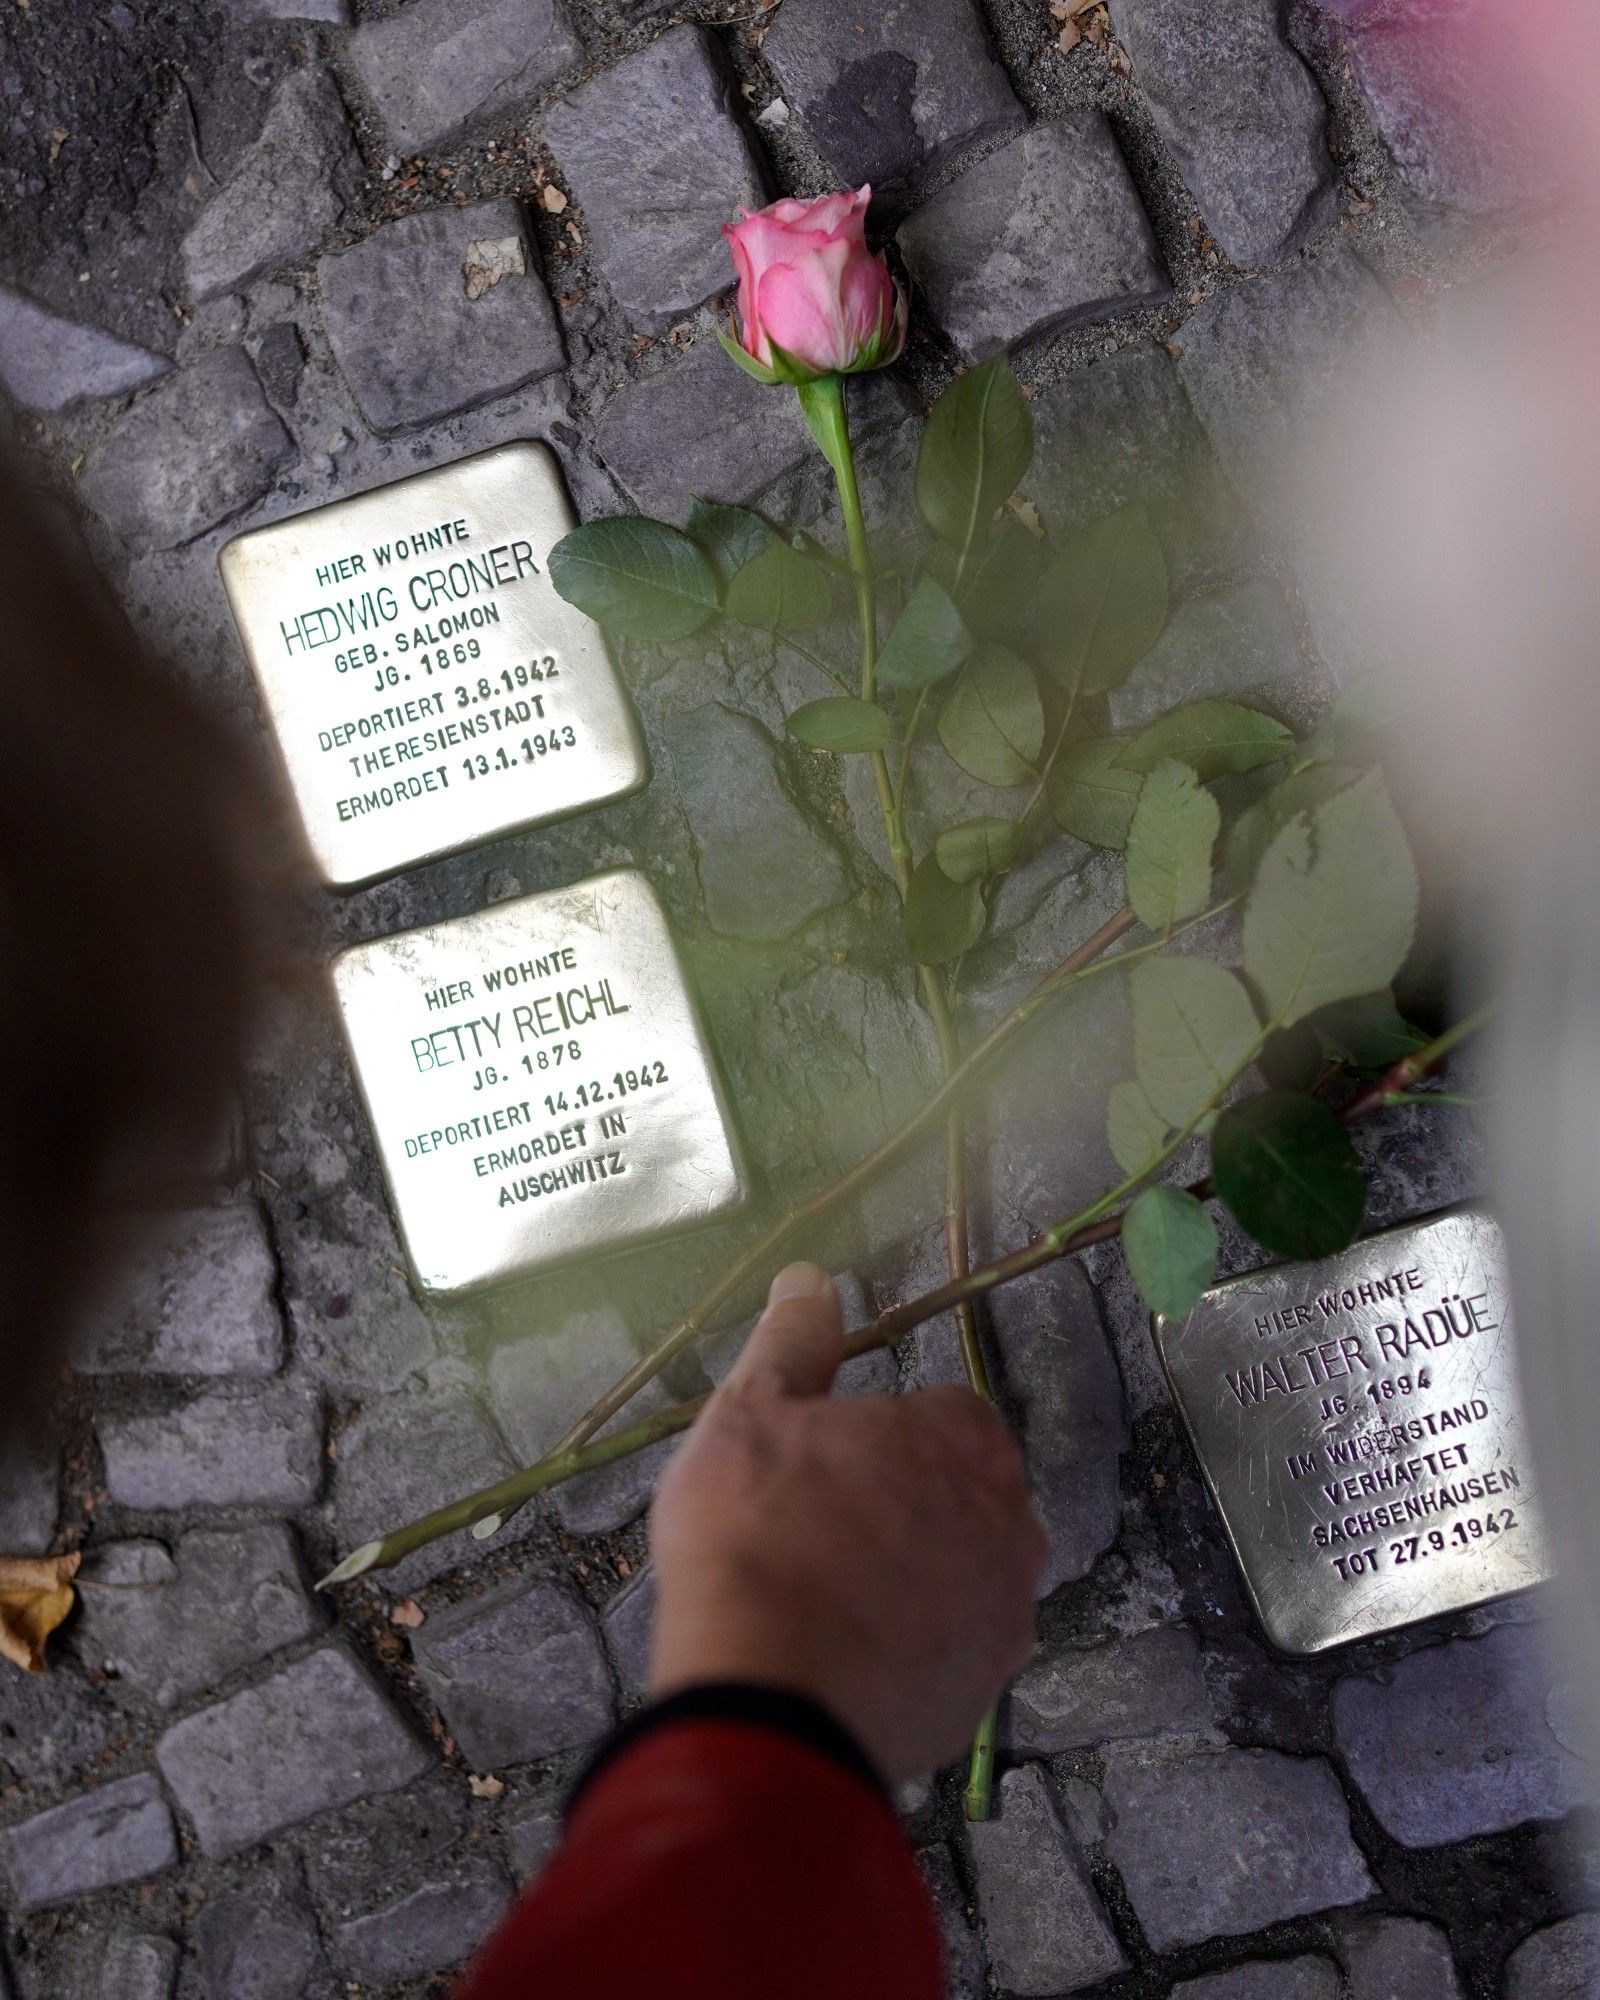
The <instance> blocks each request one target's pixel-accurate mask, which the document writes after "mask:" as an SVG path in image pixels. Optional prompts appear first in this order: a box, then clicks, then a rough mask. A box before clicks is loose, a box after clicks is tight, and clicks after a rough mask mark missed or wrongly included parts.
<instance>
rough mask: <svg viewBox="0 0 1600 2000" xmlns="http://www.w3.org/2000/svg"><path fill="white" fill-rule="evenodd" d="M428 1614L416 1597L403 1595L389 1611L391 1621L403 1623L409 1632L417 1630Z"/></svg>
mask: <svg viewBox="0 0 1600 2000" xmlns="http://www.w3.org/2000/svg"><path fill="white" fill-rule="evenodd" d="M427 1615H428V1614H427V1612H425V1611H424V1610H423V1608H422V1606H421V1605H420V1604H419V1603H418V1602H417V1600H416V1599H415V1598H414V1597H402V1598H401V1600H400V1602H399V1603H398V1604H397V1605H396V1606H395V1607H394V1609H393V1610H392V1611H391V1612H390V1613H389V1623H390V1624H391V1625H403V1626H404V1627H405V1628H406V1630H407V1631H408V1632H415V1631H416V1629H417V1627H418V1626H419V1625H420V1624H421V1623H422V1621H423V1619H424V1618H426V1617H427Z"/></svg>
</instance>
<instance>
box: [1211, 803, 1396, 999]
mask: <svg viewBox="0 0 1600 2000" xmlns="http://www.w3.org/2000/svg"><path fill="white" fill-rule="evenodd" d="M1416 919H1417V871H1416V867H1415V865H1414V864H1413V862H1412V859H1411V850H1410V848H1409V847H1408V846H1407V845H1406V837H1405V834H1404V832H1403V831H1402V829H1401V825H1400V821H1399V818H1398V816H1397V815H1396V813H1395V809H1394V807H1393V806H1392V805H1391V804H1390V803H1389V794H1388V792H1387V790H1386V789H1385V787H1384V782H1383V777H1382V775H1381V773H1379V772H1377V771H1370V772H1368V774H1367V775H1366V777H1364V778H1359V779H1357V781H1356V782H1355V784H1353V785H1350V786H1347V787H1346V788H1345V790H1343V791H1341V792H1336V793H1335V794H1334V796H1333V797H1332V798H1331V799H1328V800H1326V801H1324V803H1323V804H1322V805H1320V806H1316V807H1313V808H1312V810H1311V811H1310V812H1308V813H1300V814H1298V815H1296V817H1295V818H1294V819H1292V820H1290V822H1289V824H1288V825H1287V826H1286V827H1284V828H1283V829H1282V830H1281V831H1280V832H1279V833H1278V834H1277V835H1276V836H1275V837H1274V839H1273V841H1272V843H1271V845H1270V846H1269V847H1268V848H1267V851H1266V853H1265V854H1264V855H1263V856H1262V857H1261V864H1260V866H1259V867H1258V868H1257V870H1256V879H1255V883H1254V886H1253V887H1252V888H1251V891H1250V895H1249V898H1248V900H1247V901H1246V903H1245V908H1244V966H1245V971H1246V972H1248V973H1249V975H1250V977H1251V978H1252V979H1253V980H1254V981H1255V983H1256V985H1257V987H1258V988H1259V989H1260V992H1261V995H1262V998H1263V1000H1264V1002H1265V1004H1266V1007H1267V1010H1268V1012H1269V1013H1270V1014H1271V1016H1272V1018H1273V1020H1274V1021H1275V1022H1276V1023H1277V1024H1278V1025H1279V1026H1280V1027H1285V1028H1287V1027H1291V1026H1292V1025H1293V1024H1294V1023H1295V1022H1296V1021H1299V1020H1303V1019H1304V1018H1305V1016H1306V1015H1307V1014H1313V1013H1315V1012H1316V1011H1317V1009H1318V1008H1319V1007H1326V1006H1328V1005H1330V1004H1331V1003H1332V1002H1333V1001H1335V1000H1352V999H1355V998H1357V997H1358V996H1359V995H1361V994H1363V993H1374V992H1376V991H1377V990H1378V989H1379V988H1380V987H1384V986H1387V985H1388V984H1389V983H1390V981H1391V980H1392V979H1393V978H1394V976H1395V974H1396V973H1397V972H1398V971H1399V970H1400V967H1401V965H1402V963H1403V962H1404V960H1405V956H1406V953H1407V952H1408V951H1409V950H1410V949H1411V939H1412V935H1413V933H1414V931H1415V928H1416Z"/></svg>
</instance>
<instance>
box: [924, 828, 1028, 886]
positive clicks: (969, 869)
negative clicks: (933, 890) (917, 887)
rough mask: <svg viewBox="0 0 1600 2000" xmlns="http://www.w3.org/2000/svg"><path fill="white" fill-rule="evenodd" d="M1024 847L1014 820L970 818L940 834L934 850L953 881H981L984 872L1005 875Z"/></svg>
mask: <svg viewBox="0 0 1600 2000" xmlns="http://www.w3.org/2000/svg"><path fill="white" fill-rule="evenodd" d="M1021 846H1022V828H1021V827H1020V826H1018V825H1017V823H1016V821H1015V820H1010V819H969V820H963V821H962V823H961V825H960V826H952V827H948V828H947V829H946V830H945V831H944V832H943V833H941V834H940V835H939V838H938V839H937V840H936V841H935V842H934V846H933V851H934V853H935V854H936V855H937V856H938V859H939V866H940V867H941V868H942V869H943V870H944V872H945V874H946V875H948V876H949V877H950V880H951V881H952V882H981V881H982V880H983V878H984V876H985V875H1003V874H1004V873H1005V871H1006V870H1007V869H1008V868H1009V867H1010V866H1011V864H1012V862H1013V861H1015V860H1016V858H1017V851H1018V849H1019V848H1020V847H1021Z"/></svg>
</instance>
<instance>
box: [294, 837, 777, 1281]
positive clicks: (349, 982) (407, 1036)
mask: <svg viewBox="0 0 1600 2000" xmlns="http://www.w3.org/2000/svg"><path fill="white" fill-rule="evenodd" d="M332 975H333V984H334V990H335V993H336V994H337V996H338V1001H339V1007H340V1011H341V1012H342V1014H343V1016H344V1024H345V1029H346V1031H347V1033H348V1035H349V1039H350V1048H351V1053H352V1054H353V1056H354V1058H355V1067H356V1076H357V1079H358V1080H359V1082H360V1085H361V1094H362V1096H363V1097H364V1098H365V1100H366V1104H367V1110H368V1111H369V1113H370V1114H371V1118H372V1125H373V1130H374V1133H375V1134H376V1137H377V1141H378V1152H379V1155H380V1157H381V1158H382V1161H383V1169H384V1173H385V1176H386V1177H387V1179H388V1182H389V1187H390V1191H391V1192H392V1194H393V1196H394V1204H395V1213H396V1217H397V1219H398V1221H399V1224H400V1234H401V1238H402V1240H403V1241H404V1243H405V1246H406V1252H407V1254H408V1256H409V1257H410V1259H411V1263H412V1268H413V1269H414V1270H415V1272H416V1274H417V1279H418V1282H419V1283H420V1284H421V1285H422V1286H423V1288H424V1289H425V1290H427V1291H430V1292H454V1291H463V1290H466V1289H467V1288H469V1287H471V1286H475V1285H486V1284H492V1283H494V1282H495V1281H497V1280H499V1279H503V1278H515V1277H521V1276H525V1275H527V1274H528V1273H529V1272H532V1271H538V1270H543V1269H544V1268H545V1267H547V1266H548V1265H551V1264H560V1263H565V1262H566V1261H568V1260H569V1259H571V1258H574V1257H581V1256H594V1255H599V1254H601V1253H602V1252H605V1251H609V1250H616V1249H620V1248H621V1247H622V1246H623V1245H624V1244H628V1243H638V1242H643V1241H645V1240H647V1239H649V1238H652V1237H656V1236H660V1235H662V1234H663V1233H665V1232H666V1231H668V1230H674V1229H683V1228H687V1227H690V1226H692V1225H694V1224H696V1223H702V1222H709V1221H710V1220H712V1218H713V1217H715V1216H719V1215H723V1214H726V1213H727V1212H728V1211H729V1210H730V1209H731V1208H734V1207H736V1206H737V1205H738V1203H739V1202H740V1201H741V1200H742V1199H743V1196H744V1187H745V1183H744V1174H743V1170H742V1168H741V1165H740V1162H739V1155H738V1151H737V1149H736V1146H735V1143H734V1138H733V1132H732V1128H731V1125H730V1122H729V1119H728V1115H727V1110H726V1106H725V1104H724V1101H723V1095H722V1086H721V1083H720V1082H719V1080H718V1077H717V1073H716V1070H715V1068H714V1066H713V1063H712V1059H711V1051H710V1048H709V1047H708V1045H707V1042H706V1038H705V1035H704V1032H703V1031H702V1028H701V1025H700V1019H699V1016H698V1014H697V1012H696V1009H695V1006H694V1002H693V1000H692V998H691V997H690V994H689V991H688V988H687V986H686V985H685V983H684V977H683V970H682V967H681V965H680V964H679V961H678V955H677V951H676V949H675V948H674V945H673V942H672V936H671V933H670V932H669V931H668V929H667V920H666V916H665V913H664V912H663V911H662V908H661V905H660V903H659V901H658V900H657V898H656V894H655V891H654V890H653V889H652V888H651V886H650V884H649V883H648V882H647V881H646V880H645V878H644V876H643V875H641V874H640V873H639V872H638V871H637V870H636V869H632V868H620V869H616V870H614V871H613V872H611V873H610V874H606V875H594V876H591V877H590V878H589V879H588V880H587V881H584V882H577V883H574V884H573V885H572V887H571V888H567V889H550V890H546V891H545V892H543V893H542V894H540V895H535V896H522V897H519V898H517V899H516V900H515V901H512V902H506V903H496V904H494V905H493V906H492V907H491V908H489V909H486V910H480V911H478V912H477V914H476V915H475V916H470V917H458V918H456V919H455V920H454V921H453V922H450V923H443V924H433V925H430V926H428V927H426V928H425V929H422V930H414V931H402V932H401V933H400V934H399V935H398V936H395V937H385V938H375V939H374V940H373V941H372V942H371V943H370V944H360V945H353V946H352V947H351V948H350V949H349V950H348V951H344V952H341V953H340V954H339V956H338V957H337V958H336V959H335V960H334V962H333V968H332Z"/></svg>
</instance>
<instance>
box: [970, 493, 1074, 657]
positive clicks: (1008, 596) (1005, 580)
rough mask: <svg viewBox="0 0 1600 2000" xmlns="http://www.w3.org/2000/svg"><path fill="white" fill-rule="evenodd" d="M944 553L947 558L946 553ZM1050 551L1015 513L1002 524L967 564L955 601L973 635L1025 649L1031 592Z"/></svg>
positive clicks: (1029, 631) (1029, 628) (1030, 633)
mask: <svg viewBox="0 0 1600 2000" xmlns="http://www.w3.org/2000/svg"><path fill="white" fill-rule="evenodd" d="M944 553H945V554H946V555H947V556H948V555H949V550H947V549H946V550H945V551H944ZM1049 553H1050V547H1049V544H1048V543H1047V542H1045V541H1042V540H1041V539H1040V538H1039V537H1038V536H1037V535H1033V534H1030V533H1029V532H1028V530H1027V529H1026V528H1025V527H1024V526H1023V525H1022V523H1021V522H1020V521H1019V520H1017V519H1016V517H1015V516H1014V515H1013V516H1011V517H1010V518H1008V519H1006V520H1003V521H1002V522H1001V523H1000V526H999V527H998V528H996V529H995V531H994V535H993V537H992V538H991V539H990V540H989V541H988V542H987V543H985V545H984V546H983V548H981V549H980V550H979V551H978V553H977V554H976V555H975V556H974V557H973V559H972V561H971V562H970V563H968V564H967V567H966V573H965V575H964V576H963V578H962V581H961V585H960V589H959V591H958V593H957V597H956V602H957V603H958V604H959V605H960V607H961V615H962V617H963V618H964V619H965V620H966V621H967V624H968V625H969V626H970V627H971V628H972V630H973V631H974V632H976V633H978V634H979V636H980V637H981V638H984V639H994V640H998V642H999V643H1000V644H1001V645H1003V646H1010V647H1012V648H1013V649H1014V650H1016V651H1018V652H1026V651H1027V650H1028V647H1029V645H1030V643H1031V640H1032V636H1033V630H1032V621H1031V615H1030V614H1031V611H1032V605H1033V594H1034V591H1035V590H1036V589H1037V587H1038V583H1039V577H1040V573H1041V572H1042V570H1043V568H1044V564H1045V560H1046V558H1047V557H1048V555H1049ZM952 560H953V559H952Z"/></svg>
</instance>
